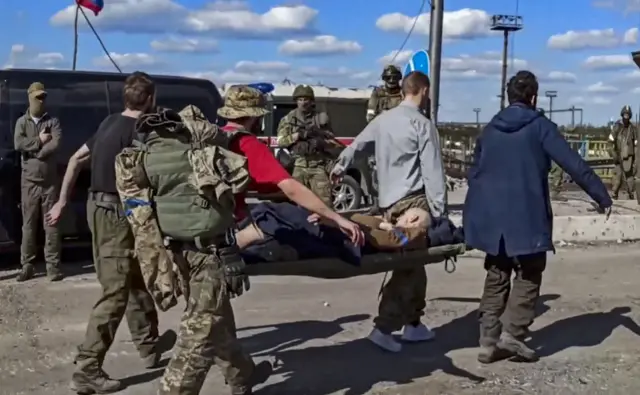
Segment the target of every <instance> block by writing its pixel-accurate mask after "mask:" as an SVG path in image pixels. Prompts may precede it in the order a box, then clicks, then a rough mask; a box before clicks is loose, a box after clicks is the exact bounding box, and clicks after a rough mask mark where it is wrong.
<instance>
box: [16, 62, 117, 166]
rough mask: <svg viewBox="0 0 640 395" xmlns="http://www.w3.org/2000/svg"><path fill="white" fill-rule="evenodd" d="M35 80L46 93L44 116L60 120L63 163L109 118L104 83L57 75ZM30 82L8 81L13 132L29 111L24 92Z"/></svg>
mask: <svg viewBox="0 0 640 395" xmlns="http://www.w3.org/2000/svg"><path fill="white" fill-rule="evenodd" d="M38 77H39V78H38V81H39V82H42V83H43V84H44V86H45V89H46V90H47V101H46V108H47V112H48V113H49V114H50V115H52V116H54V117H57V118H58V119H59V120H60V126H61V127H62V147H61V148H60V158H61V160H64V161H65V162H66V161H67V159H68V158H69V157H70V156H71V155H72V154H73V153H74V152H75V151H76V150H77V149H78V148H80V146H82V144H84V143H85V142H86V141H87V140H88V139H89V138H90V137H91V136H92V135H93V133H95V131H96V130H97V128H98V126H99V125H100V123H101V122H102V120H104V118H106V117H107V115H109V111H108V109H107V96H106V84H105V82H104V81H95V80H94V81H91V80H87V79H86V78H76V77H75V76H74V78H71V76H69V77H66V76H60V75H56V74H46V73H43V74H42V75H41V76H38ZM83 77H84V76H83ZM31 82H33V81H31V80H28V79H26V78H22V77H21V76H20V75H16V76H15V77H14V76H12V77H10V80H9V101H10V106H9V111H10V119H11V125H12V128H15V124H16V121H17V120H18V118H19V117H20V116H22V115H23V114H24V113H25V112H26V111H27V108H28V107H29V98H28V95H27V89H28V88H29V85H30V84H31ZM12 133H13V132H12Z"/></svg>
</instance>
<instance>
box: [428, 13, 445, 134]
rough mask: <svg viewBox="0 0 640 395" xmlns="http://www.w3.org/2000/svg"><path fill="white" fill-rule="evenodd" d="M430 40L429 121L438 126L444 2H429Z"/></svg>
mask: <svg viewBox="0 0 640 395" xmlns="http://www.w3.org/2000/svg"><path fill="white" fill-rule="evenodd" d="M431 3H432V4H433V8H432V9H431V12H432V15H433V16H432V18H431V21H432V23H431V33H432V34H431V38H430V41H431V43H430V48H431V52H430V53H429V58H430V59H429V60H430V61H431V65H430V67H431V91H430V93H429V96H430V97H429V98H430V99H431V120H432V121H433V122H434V123H435V124H436V125H437V124H438V110H439V109H440V64H441V59H442V20H443V18H444V0H433V1H432V2H431Z"/></svg>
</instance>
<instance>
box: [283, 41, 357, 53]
mask: <svg viewBox="0 0 640 395" xmlns="http://www.w3.org/2000/svg"><path fill="white" fill-rule="evenodd" d="M278 51H279V52H280V53H282V54H285V55H290V56H326V55H345V54H352V53H358V52H360V51H362V45H360V44H359V43H358V42H356V41H340V40H338V38H336V37H334V36H316V37H314V38H312V39H310V40H287V41H285V42H284V43H282V44H281V45H280V47H279V48H278Z"/></svg>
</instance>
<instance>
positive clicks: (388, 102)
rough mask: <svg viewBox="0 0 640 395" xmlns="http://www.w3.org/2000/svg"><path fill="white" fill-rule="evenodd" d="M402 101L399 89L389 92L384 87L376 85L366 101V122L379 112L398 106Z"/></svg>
mask: <svg viewBox="0 0 640 395" xmlns="http://www.w3.org/2000/svg"><path fill="white" fill-rule="evenodd" d="M401 102H402V93H401V92H400V90H398V91H397V92H390V91H388V90H387V89H386V88H385V87H377V88H375V89H374V90H373V92H371V97H370V98H369V102H368V103H367V122H371V120H372V119H373V118H375V117H377V116H378V115H380V113H381V112H383V111H387V110H391V109H392V108H394V107H396V106H398V104H400V103H401Z"/></svg>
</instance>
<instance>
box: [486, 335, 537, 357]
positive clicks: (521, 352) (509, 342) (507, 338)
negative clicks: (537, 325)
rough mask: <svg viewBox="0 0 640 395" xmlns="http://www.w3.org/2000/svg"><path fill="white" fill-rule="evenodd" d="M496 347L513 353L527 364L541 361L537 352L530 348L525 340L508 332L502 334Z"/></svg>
mask: <svg viewBox="0 0 640 395" xmlns="http://www.w3.org/2000/svg"><path fill="white" fill-rule="evenodd" d="M496 346H497V347H498V348H501V349H503V350H507V351H509V352H511V353H513V354H514V355H515V356H516V357H519V358H520V359H522V360H523V361H525V362H536V361H537V360H538V359H539V358H538V356H537V355H536V352H535V351H534V350H532V349H531V348H529V346H527V345H526V344H525V342H524V341H523V339H519V338H517V337H515V336H513V335H511V334H509V333H506V332H503V333H502V335H501V336H500V341H499V342H498V344H497V345H496Z"/></svg>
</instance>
